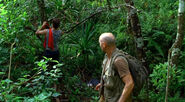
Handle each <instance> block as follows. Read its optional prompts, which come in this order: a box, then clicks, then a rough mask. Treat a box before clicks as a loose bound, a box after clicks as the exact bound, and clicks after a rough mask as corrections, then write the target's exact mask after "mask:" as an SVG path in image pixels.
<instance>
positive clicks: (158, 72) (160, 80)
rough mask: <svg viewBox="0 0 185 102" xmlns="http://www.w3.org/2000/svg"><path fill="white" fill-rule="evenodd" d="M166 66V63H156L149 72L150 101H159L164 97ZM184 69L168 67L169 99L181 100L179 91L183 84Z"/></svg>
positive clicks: (171, 100)
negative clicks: (150, 72)
mask: <svg viewBox="0 0 185 102" xmlns="http://www.w3.org/2000/svg"><path fill="white" fill-rule="evenodd" d="M167 67H168V63H164V64H162V63H161V64H159V65H156V66H155V67H154V69H153V72H152V74H150V79H151V80H150V82H151V85H152V87H153V88H152V91H150V94H149V95H150V99H152V100H151V101H152V102H161V101H164V98H165V92H166V91H165V90H166V79H167ZM184 74H185V71H183V69H180V68H178V69H175V68H170V85H169V101H170V102H173V101H174V100H179V101H178V102H181V101H182V100H183V98H182V99H181V96H180V93H181V91H182V90H181V88H182V85H185V80H184Z"/></svg>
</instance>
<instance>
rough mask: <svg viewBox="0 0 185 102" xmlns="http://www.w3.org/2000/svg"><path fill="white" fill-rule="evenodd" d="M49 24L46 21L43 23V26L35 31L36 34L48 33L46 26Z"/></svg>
mask: <svg viewBox="0 0 185 102" xmlns="http://www.w3.org/2000/svg"><path fill="white" fill-rule="evenodd" d="M47 26H48V23H47V22H46V21H45V22H43V24H42V27H41V28H40V29H38V30H37V31H36V32H35V33H36V34H46V33H47V29H46V27H47Z"/></svg>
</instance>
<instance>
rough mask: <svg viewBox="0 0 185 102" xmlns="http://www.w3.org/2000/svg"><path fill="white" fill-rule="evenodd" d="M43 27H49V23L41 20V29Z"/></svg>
mask: <svg viewBox="0 0 185 102" xmlns="http://www.w3.org/2000/svg"><path fill="white" fill-rule="evenodd" d="M43 29H49V24H48V22H47V21H44V22H43V24H42V28H41V30H43Z"/></svg>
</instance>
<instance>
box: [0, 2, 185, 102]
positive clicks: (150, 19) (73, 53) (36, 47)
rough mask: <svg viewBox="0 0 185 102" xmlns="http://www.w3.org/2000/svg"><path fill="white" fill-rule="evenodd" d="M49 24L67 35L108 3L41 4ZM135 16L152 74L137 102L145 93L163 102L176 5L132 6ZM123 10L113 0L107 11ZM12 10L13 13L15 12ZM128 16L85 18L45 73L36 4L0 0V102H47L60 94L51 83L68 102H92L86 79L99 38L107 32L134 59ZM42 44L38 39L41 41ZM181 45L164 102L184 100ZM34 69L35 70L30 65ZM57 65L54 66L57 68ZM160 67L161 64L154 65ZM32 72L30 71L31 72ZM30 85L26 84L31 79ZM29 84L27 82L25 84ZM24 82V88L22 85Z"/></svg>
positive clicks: (96, 62) (93, 74) (95, 74)
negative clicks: (55, 21) (58, 22)
mask: <svg viewBox="0 0 185 102" xmlns="http://www.w3.org/2000/svg"><path fill="white" fill-rule="evenodd" d="M44 1H45V12H46V16H47V18H48V21H49V23H51V19H52V18H55V17H58V18H60V19H61V25H60V28H61V29H62V30H68V29H70V28H71V27H72V26H74V25H76V24H78V23H79V22H80V21H82V20H84V19H85V18H87V17H88V16H90V15H91V14H93V13H95V12H97V11H99V10H101V9H102V8H104V7H107V5H108V2H107V0H44ZM133 1H134V3H135V6H136V8H137V9H138V10H139V12H138V16H139V20H140V24H141V29H142V36H143V37H144V43H145V44H146V47H147V48H145V51H146V56H147V62H148V64H149V66H150V69H151V70H153V71H151V72H152V74H151V75H150V82H149V84H150V85H151V86H152V89H150V90H148V89H147V88H144V89H143V92H142V94H141V95H140V96H141V97H142V98H140V99H141V100H146V98H147V96H146V93H147V92H148V93H147V94H148V95H149V96H150V97H149V98H150V101H151V102H157V101H158V102H161V101H164V95H165V86H166V72H167V70H166V69H167V63H165V62H166V61H167V55H168V50H169V48H170V47H171V45H172V43H173V42H174V40H175V36H176V32H177V9H178V1H175V0H163V1H153V0H133ZM119 4H124V1H123V0H121V1H120V0H112V1H110V6H111V7H113V6H117V5H119ZM15 8H16V9H15ZM126 21H127V10H126V8H125V7H119V8H118V9H112V10H107V11H104V12H102V13H100V14H97V15H95V16H94V17H92V18H90V19H88V20H87V22H85V23H84V24H82V25H80V26H79V27H77V28H76V29H74V31H73V32H71V33H70V34H66V35H64V36H62V38H61V42H60V44H59V51H60V54H61V57H60V61H62V62H63V63H64V65H63V66H62V64H59V63H58V64H57V65H56V66H54V68H50V66H49V65H48V63H50V62H51V59H44V60H41V61H39V62H37V61H38V60H40V57H41V56H42V54H41V53H42V52H43V47H42V42H41V41H39V40H38V39H37V38H36V36H34V34H35V32H33V31H30V30H28V29H26V26H28V27H31V28H33V29H34V30H36V29H37V28H38V27H39V26H41V24H42V22H41V17H40V12H39V5H38V4H37V0H0V56H1V57H0V77H1V81H0V90H1V91H0V101H26V102H35V101H38V102H50V101H51V99H52V97H57V96H59V95H60V93H58V92H56V90H55V89H53V88H52V85H53V84H54V83H57V84H60V85H63V89H62V91H64V92H66V93H65V95H66V97H68V98H70V101H74V102H75V101H76V100H77V101H81V100H85V99H84V98H87V99H90V101H94V102H97V100H98V93H97V92H95V91H94V90H93V89H90V88H88V87H87V86H86V84H85V83H84V82H87V81H88V80H89V79H91V78H97V79H99V77H100V75H101V63H102V59H103V56H104V53H103V52H102V51H101V49H100V47H99V43H98V38H99V35H100V34H101V33H104V32H112V33H113V34H114V35H115V36H116V39H117V42H116V43H117V46H118V48H120V49H123V50H124V51H126V52H128V53H130V54H131V55H134V56H136V55H137V54H136V53H135V44H134V40H133V38H132V36H130V34H129V32H128V31H127V22H126ZM41 38H43V37H41ZM13 42H15V45H14V46H13V49H12V50H13V53H12V55H13V59H12V70H11V80H9V79H7V75H8V73H7V72H8V68H9V57H10V46H11V44H12V43H13ZM184 46H185V39H184V41H183V46H182V52H181V55H180V59H179V66H178V68H177V69H172V70H171V71H172V73H171V82H172V83H171V84H170V92H169V93H170V99H169V101H171V102H174V101H179V102H183V101H181V99H182V100H183V99H184V96H182V95H184V93H183V92H182V91H181V89H182V90H184V89H183V87H184V85H185V82H184V79H185V78H184V76H185V72H184V64H185V63H184V62H185V48H184ZM35 62H36V64H37V65H34V64H33V63H35ZM56 63H57V62H56ZM158 63H162V64H158ZM33 69H34V70H33ZM35 73H36V76H34V77H33V78H32V79H31V80H30V81H29V79H30V78H31V76H33V75H34V74H35ZM27 81H28V82H27ZM24 82H27V83H26V84H22V83H24Z"/></svg>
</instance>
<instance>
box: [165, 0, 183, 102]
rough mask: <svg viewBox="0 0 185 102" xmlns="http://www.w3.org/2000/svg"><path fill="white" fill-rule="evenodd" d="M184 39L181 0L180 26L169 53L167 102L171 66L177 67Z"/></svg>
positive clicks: (181, 1)
mask: <svg viewBox="0 0 185 102" xmlns="http://www.w3.org/2000/svg"><path fill="white" fill-rule="evenodd" d="M183 39H184V0H179V9H178V26H177V36H176V40H175V42H174V43H173V45H172V47H171V48H170V50H169V53H168V72H167V85H166V95H165V102H168V90H169V89H168V87H169V85H170V82H169V78H170V68H174V67H175V68H177V64H178V58H179V55H180V51H181V50H180V49H181V47H182V43H183Z"/></svg>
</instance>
